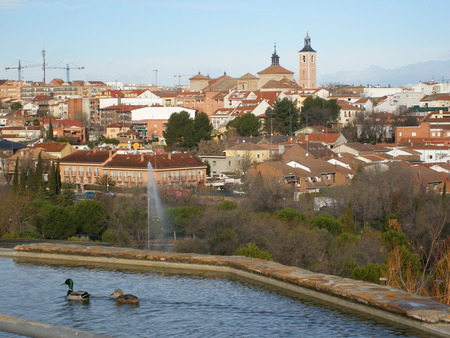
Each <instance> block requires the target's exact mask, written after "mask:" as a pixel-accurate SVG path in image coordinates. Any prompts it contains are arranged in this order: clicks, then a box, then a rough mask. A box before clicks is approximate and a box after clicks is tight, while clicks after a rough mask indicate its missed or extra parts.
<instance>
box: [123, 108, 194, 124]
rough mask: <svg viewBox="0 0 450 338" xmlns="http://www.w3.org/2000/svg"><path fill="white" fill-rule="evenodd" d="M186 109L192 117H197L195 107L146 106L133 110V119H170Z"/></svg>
mask: <svg viewBox="0 0 450 338" xmlns="http://www.w3.org/2000/svg"><path fill="white" fill-rule="evenodd" d="M182 111H186V112H188V113H189V116H190V117H191V118H195V112H196V110H194V109H189V108H183V107H144V108H138V109H134V110H132V111H131V120H132V121H140V120H168V119H169V118H170V115H172V114H173V113H180V112H182Z"/></svg>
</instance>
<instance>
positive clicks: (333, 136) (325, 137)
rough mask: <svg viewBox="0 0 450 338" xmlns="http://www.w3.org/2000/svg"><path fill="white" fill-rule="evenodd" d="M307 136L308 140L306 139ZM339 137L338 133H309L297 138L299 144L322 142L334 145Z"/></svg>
mask: <svg viewBox="0 0 450 338" xmlns="http://www.w3.org/2000/svg"><path fill="white" fill-rule="evenodd" d="M306 136H308V140H307V139H306ZM340 136H341V134H340V133H311V134H306V135H301V136H300V137H299V138H298V142H299V143H303V142H307V141H309V142H324V143H335V142H336V141H337V140H338V138H339V137H340Z"/></svg>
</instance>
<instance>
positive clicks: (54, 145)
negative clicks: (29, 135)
mask: <svg viewBox="0 0 450 338" xmlns="http://www.w3.org/2000/svg"><path fill="white" fill-rule="evenodd" d="M67 146H70V145H69V143H66V142H43V143H39V144H36V145H35V146H34V147H31V148H32V149H37V148H41V149H43V150H44V151H45V152H47V153H60V152H61V151H63V150H64V148H65V147H67Z"/></svg>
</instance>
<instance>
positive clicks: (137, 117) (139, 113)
mask: <svg viewBox="0 0 450 338" xmlns="http://www.w3.org/2000/svg"><path fill="white" fill-rule="evenodd" d="M182 111H185V112H187V113H188V114H189V116H190V118H192V119H194V118H195V116H196V113H197V111H196V110H194V109H189V108H183V107H144V108H137V109H132V110H131V121H132V123H133V124H134V123H136V122H141V123H143V122H145V123H146V124H147V127H146V132H145V133H144V135H146V136H147V138H149V139H152V138H155V137H158V138H162V137H163V131H164V130H165V129H166V124H167V122H168V121H169V119H170V116H171V115H172V114H174V113H181V112H182Z"/></svg>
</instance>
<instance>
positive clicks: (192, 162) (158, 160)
mask: <svg viewBox="0 0 450 338" xmlns="http://www.w3.org/2000/svg"><path fill="white" fill-rule="evenodd" d="M148 163H151V165H152V167H153V169H170V168H174V169H175V168H186V167H204V166H206V165H205V164H204V163H203V162H202V161H201V160H200V159H199V158H198V157H197V156H195V155H193V154H189V153H187V154H185V153H177V154H160V155H151V154H115V155H114V156H113V158H112V159H111V160H110V161H108V163H107V164H106V165H107V166H108V168H147V167H148Z"/></svg>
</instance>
